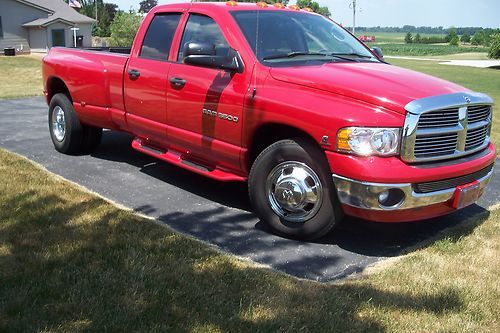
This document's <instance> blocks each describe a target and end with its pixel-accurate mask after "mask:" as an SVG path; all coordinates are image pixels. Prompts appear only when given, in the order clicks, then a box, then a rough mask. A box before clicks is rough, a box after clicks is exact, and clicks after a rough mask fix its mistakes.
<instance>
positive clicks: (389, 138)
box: [337, 127, 400, 156]
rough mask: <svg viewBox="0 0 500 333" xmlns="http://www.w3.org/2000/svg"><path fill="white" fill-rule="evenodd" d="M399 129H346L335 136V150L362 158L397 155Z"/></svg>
mask: <svg viewBox="0 0 500 333" xmlns="http://www.w3.org/2000/svg"><path fill="white" fill-rule="evenodd" d="M399 133H400V129H399V128H375V127H346V128H342V129H341V130H340V131H339V132H338V134H337V149H338V150H339V151H342V152H350V153H355V154H358V155H362V156H370V155H379V156H392V155H397V154H398V153H399V135H400V134H399Z"/></svg>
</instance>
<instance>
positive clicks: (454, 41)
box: [450, 36, 458, 46]
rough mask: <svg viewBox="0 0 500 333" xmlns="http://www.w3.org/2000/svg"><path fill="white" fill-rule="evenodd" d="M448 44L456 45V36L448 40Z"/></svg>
mask: <svg viewBox="0 0 500 333" xmlns="http://www.w3.org/2000/svg"><path fill="white" fill-rule="evenodd" d="M450 45H451V46H458V36H455V37H453V38H452V39H451V40H450Z"/></svg>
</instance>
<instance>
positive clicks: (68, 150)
mask: <svg viewBox="0 0 500 333" xmlns="http://www.w3.org/2000/svg"><path fill="white" fill-rule="evenodd" d="M56 108H60V109H62V111H63V113H64V124H65V133H64V137H63V138H62V139H61V138H59V139H58V138H57V137H56V134H55V132H54V128H53V118H54V109H56ZM49 131H50V137H51V138H52V143H53V144H54V148H55V149H56V150H57V151H58V152H61V153H63V154H69V155H73V154H78V153H80V152H82V148H83V144H82V142H83V134H84V133H83V132H84V129H83V126H82V125H81V124H80V121H79V120H78V117H77V115H76V113H75V110H74V108H73V104H72V103H71V101H70V100H69V98H68V97H67V96H66V95H65V94H55V95H54V97H52V100H51V101H50V106H49Z"/></svg>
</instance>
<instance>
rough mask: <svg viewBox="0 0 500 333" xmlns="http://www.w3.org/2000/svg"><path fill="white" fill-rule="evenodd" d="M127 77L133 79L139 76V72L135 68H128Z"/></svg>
mask: <svg viewBox="0 0 500 333" xmlns="http://www.w3.org/2000/svg"><path fill="white" fill-rule="evenodd" d="M127 73H128V77H129V78H130V79H131V80H132V81H135V80H137V79H138V78H139V76H141V72H139V71H138V70H137V69H129V70H128V72H127Z"/></svg>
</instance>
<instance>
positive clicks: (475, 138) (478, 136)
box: [465, 125, 489, 151]
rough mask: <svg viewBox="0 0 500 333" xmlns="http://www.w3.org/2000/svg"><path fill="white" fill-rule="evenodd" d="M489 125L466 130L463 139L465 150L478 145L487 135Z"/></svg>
mask: <svg viewBox="0 0 500 333" xmlns="http://www.w3.org/2000/svg"><path fill="white" fill-rule="evenodd" d="M488 131H489V126H488V125H485V126H482V127H478V128H474V129H469V130H467V139H466V141H465V151H469V150H473V149H475V148H477V147H480V146H481V145H482V144H483V143H484V141H485V140H486V137H487V136H488Z"/></svg>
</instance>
